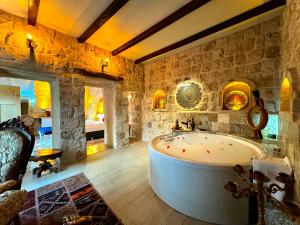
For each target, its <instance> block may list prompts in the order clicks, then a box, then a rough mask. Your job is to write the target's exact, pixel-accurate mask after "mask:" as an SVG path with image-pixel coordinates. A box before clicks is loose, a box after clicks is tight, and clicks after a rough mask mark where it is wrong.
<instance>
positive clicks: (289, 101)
mask: <svg viewBox="0 0 300 225" xmlns="http://www.w3.org/2000/svg"><path fill="white" fill-rule="evenodd" d="M283 74H284V75H283V76H282V77H281V79H280V84H281V91H280V93H281V95H280V114H281V115H282V114H287V115H288V116H289V117H291V120H292V121H299V120H300V107H299V106H300V84H299V80H298V72H297V69H296V68H289V69H287V70H286V71H284V72H283ZM287 81H288V89H287V87H284V85H286V84H287ZM283 88H284V89H283ZM282 95H283V96H282ZM282 97H283V98H282ZM281 106H283V108H282V107H281Z"/></svg>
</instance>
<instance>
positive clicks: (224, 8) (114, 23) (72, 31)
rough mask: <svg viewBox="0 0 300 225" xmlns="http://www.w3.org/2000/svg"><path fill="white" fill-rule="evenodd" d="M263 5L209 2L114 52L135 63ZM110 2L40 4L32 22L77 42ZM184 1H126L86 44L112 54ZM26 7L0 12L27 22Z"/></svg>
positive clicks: (249, 0) (239, 0)
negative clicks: (130, 45)
mask: <svg viewBox="0 0 300 225" xmlns="http://www.w3.org/2000/svg"><path fill="white" fill-rule="evenodd" d="M267 1H268V0H212V1H211V2H209V3H207V4H205V5H204V6H202V7H200V8H198V9H197V10H195V11H193V12H191V13H190V14H188V15H186V16H185V17H183V18H181V19H180V20H178V21H176V22H174V23H173V24H171V25H169V26H168V27H166V28H164V29H162V30H161V31H159V32H157V33H155V34H154V35H152V36H150V37H149V38H147V39H145V40H143V41H142V42H140V43H138V44H137V45H135V46H133V47H131V48H129V49H127V50H126V51H124V52H122V53H120V55H121V56H124V57H126V58H129V59H133V60H135V59H137V58H140V57H142V56H145V55H147V54H149V53H151V52H154V51H156V50H159V49H161V48H163V47H165V46H167V45H170V44H172V43H175V42H177V41H180V40H181V39H184V38H186V37H188V36H190V35H192V34H195V33H197V32H199V31H202V30H204V29H206V28H209V27H211V26H213V25H216V24H218V23H220V22H222V21H225V20H227V19H229V18H232V17H234V16H236V15H238V14H241V13H243V12H245V11H247V10H250V9H252V8H255V7H257V6H259V5H261V4H262V3H264V2H267ZM111 2H112V0H41V3H40V8H39V13H38V23H41V24H43V25H45V26H48V27H50V28H52V29H55V30H58V31H60V32H62V33H65V34H68V35H71V36H74V37H79V36H80V35H81V34H82V33H83V32H84V31H85V30H86V29H87V28H88V27H89V25H90V24H92V22H93V21H94V20H95V19H96V18H97V17H98V16H99V15H100V14H101V13H102V12H103V11H104V9H105V8H106V7H108V6H109V5H110V4H111ZM188 2H189V0H151V1H149V0H130V1H129V2H128V3H127V4H125V6H123V7H122V8H121V9H120V10H119V11H118V12H117V13H116V14H115V15H114V16H113V17H112V18H111V19H109V20H108V21H107V22H106V23H105V24H104V25H103V26H102V27H101V28H100V29H99V30H98V31H96V32H95V33H94V34H93V35H92V36H91V37H90V38H89V39H88V40H87V42H88V43H91V44H94V45H97V46H99V47H101V48H105V49H107V50H110V51H111V50H114V49H116V48H117V47H119V46H120V45H122V44H124V43H126V42H127V41H129V40H130V39H132V38H134V37H135V36H137V35H138V34H140V33H141V32H143V31H144V30H146V29H147V28H149V27H151V26H152V25H154V24H155V23H157V22H159V21H160V20H162V19H163V18H165V17H166V16H168V15H169V14H171V13H172V12H174V11H176V10H177V9H179V8H180V7H182V6H183V5H185V4H186V3H188ZM27 4H28V0H0V9H2V10H4V11H7V12H10V13H12V14H15V15H18V16H21V17H27ZM281 12H282V7H281V8H279V9H276V10H273V11H272V12H269V13H265V14H262V15H260V16H258V17H256V18H253V19H251V20H249V21H246V22H243V23H242V24H239V25H236V26H234V27H232V28H230V29H226V30H225V31H221V32H219V33H216V34H213V35H211V36H210V37H208V38H205V39H203V40H199V41H196V42H194V43H192V44H190V45H188V46H185V47H182V48H180V49H179V50H182V49H185V48H187V47H190V46H192V45H195V44H199V43H201V42H203V41H207V40H209V39H214V38H217V37H218V36H222V35H226V34H228V33H231V32H234V31H236V30H239V29H242V28H244V27H247V26H250V25H252V24H255V23H257V22H259V21H263V20H267V19H269V18H272V17H274V16H276V15H279V14H280V13H281ZM176 51H178V50H175V52H176ZM173 52H174V51H173ZM171 53H172V52H171ZM168 54H170V53H168ZM168 54H167V55H168ZM160 57H161V56H160Z"/></svg>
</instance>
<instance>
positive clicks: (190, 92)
mask: <svg viewBox="0 0 300 225" xmlns="http://www.w3.org/2000/svg"><path fill="white" fill-rule="evenodd" d="M201 96H202V90H201V87H200V86H199V84H197V83H195V82H193V81H184V82H182V83H180V84H179V85H178V88H177V91H176V102H177V104H178V105H180V106H181V107H182V108H184V109H193V108H195V107H197V106H198V105H199V103H200V100H201Z"/></svg>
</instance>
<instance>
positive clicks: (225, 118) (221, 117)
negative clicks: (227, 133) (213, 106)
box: [218, 113, 229, 123]
mask: <svg viewBox="0 0 300 225" xmlns="http://www.w3.org/2000/svg"><path fill="white" fill-rule="evenodd" d="M218 123H229V113H219V114H218Z"/></svg>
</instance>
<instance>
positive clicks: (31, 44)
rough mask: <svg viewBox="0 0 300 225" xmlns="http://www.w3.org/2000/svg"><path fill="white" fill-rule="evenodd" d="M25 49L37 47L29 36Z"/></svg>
mask: <svg viewBox="0 0 300 225" xmlns="http://www.w3.org/2000/svg"><path fill="white" fill-rule="evenodd" d="M26 45H27V48H30V50H33V49H35V48H36V47H37V44H36V42H35V41H34V40H33V38H32V35H31V34H27V42H26Z"/></svg>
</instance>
